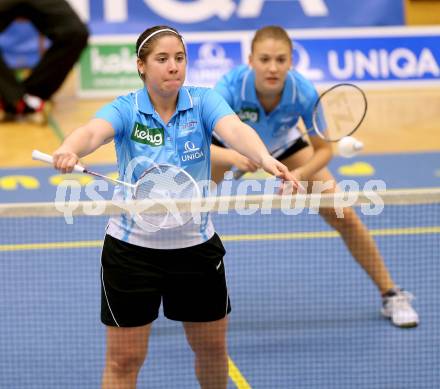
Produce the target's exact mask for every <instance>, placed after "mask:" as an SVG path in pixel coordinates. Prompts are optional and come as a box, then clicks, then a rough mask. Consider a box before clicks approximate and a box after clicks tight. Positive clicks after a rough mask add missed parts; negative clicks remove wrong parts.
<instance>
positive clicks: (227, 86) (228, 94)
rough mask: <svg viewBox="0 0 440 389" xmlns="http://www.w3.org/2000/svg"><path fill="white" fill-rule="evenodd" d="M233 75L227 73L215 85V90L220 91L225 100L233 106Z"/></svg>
mask: <svg viewBox="0 0 440 389" xmlns="http://www.w3.org/2000/svg"><path fill="white" fill-rule="evenodd" d="M230 78H231V75H230V74H229V73H228V74H225V75H224V76H223V77H222V78H220V80H218V81H217V84H215V86H214V90H215V91H216V92H217V93H219V94H220V95H221V96H222V97H223V98H224V99H225V101H226V102H227V103H228V104H229V105H230V106H231V107H232V105H233V101H234V100H233V96H234V93H233V91H232V88H231V79H230Z"/></svg>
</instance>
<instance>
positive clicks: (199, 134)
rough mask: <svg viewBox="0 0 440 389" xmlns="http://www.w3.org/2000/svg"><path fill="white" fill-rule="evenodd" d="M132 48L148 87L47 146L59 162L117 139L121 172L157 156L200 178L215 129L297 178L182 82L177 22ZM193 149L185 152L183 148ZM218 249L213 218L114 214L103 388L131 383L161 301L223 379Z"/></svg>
mask: <svg viewBox="0 0 440 389" xmlns="http://www.w3.org/2000/svg"><path fill="white" fill-rule="evenodd" d="M136 50H137V56H138V59H137V69H138V72H139V75H140V77H141V78H142V80H143V81H144V84H145V88H143V89H141V90H138V91H136V92H133V93H129V94H128V95H126V96H122V97H119V98H117V99H116V100H114V101H113V102H112V103H110V104H109V105H107V106H105V107H103V108H102V109H101V110H100V111H99V112H98V113H97V115H96V117H95V118H94V119H92V120H91V121H90V122H89V123H87V124H86V125H85V126H83V127H80V128H78V129H76V130H75V131H74V132H72V134H71V135H70V136H69V137H68V138H67V139H66V140H65V141H64V142H63V144H62V145H61V146H60V147H59V148H58V149H57V150H56V151H55V152H54V154H53V156H54V166H55V167H56V168H57V169H59V170H61V171H62V172H70V171H72V168H73V166H74V165H75V164H76V163H77V162H78V161H79V158H80V157H83V156H85V155H88V154H90V153H92V152H93V151H94V150H96V149H97V148H98V147H100V146H101V145H103V144H104V143H107V142H110V141H111V140H114V142H115V148H116V154H117V160H118V167H119V174H120V178H121V179H124V178H123V177H126V171H127V169H129V168H130V169H131V168H132V170H133V176H132V182H135V181H136V179H137V178H138V174H139V172H141V171H143V170H144V169H146V168H148V167H149V166H148V165H149V163H150V162H151V161H153V162H154V163H169V164H172V165H175V166H178V167H180V168H183V169H184V170H185V171H186V172H187V173H189V174H190V175H191V176H192V177H193V178H194V179H195V180H196V181H198V182H207V181H208V179H209V178H210V177H209V174H210V143H211V133H212V131H213V129H215V131H216V132H217V133H218V134H219V135H220V136H221V137H222V138H223V139H225V140H226V141H227V142H228V144H230V145H231V146H232V147H234V148H235V149H236V150H237V151H238V152H239V153H240V154H243V155H245V156H246V157H247V158H249V160H252V161H253V163H255V164H256V165H258V166H261V167H263V168H264V169H265V170H266V171H267V172H269V173H270V174H273V175H275V176H278V177H280V178H282V179H284V180H288V181H294V177H293V176H292V174H291V173H289V171H288V169H287V168H286V167H285V166H284V165H283V164H282V163H280V162H279V161H277V160H276V159H275V158H273V157H272V156H271V155H270V154H269V153H268V151H267V149H266V147H265V145H264V143H263V142H262V141H261V140H260V138H259V137H258V136H257V134H256V133H255V132H254V131H253V130H252V129H251V128H250V127H249V126H247V125H246V124H244V123H243V122H242V121H240V119H239V118H238V116H237V115H236V114H235V113H234V112H233V111H232V110H231V109H230V107H229V106H228V105H227V104H226V102H225V101H224V99H223V98H222V97H221V96H220V95H219V94H218V93H217V92H215V91H213V90H210V89H206V88H194V87H183V83H184V80H185V72H186V63H187V58H186V51H185V46H184V44H183V41H182V37H181V36H180V35H179V33H178V32H177V31H176V30H175V29H173V28H170V27H167V26H156V27H153V28H149V29H147V30H146V31H144V32H143V33H142V34H141V35H140V36H139V38H138V40H137V44H136ZM146 134H148V136H146ZM243 140H244V141H243ZM188 145H190V146H191V147H188ZM196 149H197V150H198V152H197V153H194V155H192V156H191V158H188V155H187V154H185V152H188V150H189V151H191V150H196ZM133 161H135V164H134V165H135V166H134V168H133ZM114 197H115V198H116V199H124V198H125V192H124V189H123V188H121V187H116V190H115V196H114ZM224 253H225V251H224V248H223V246H222V243H221V241H220V239H219V237H218V236H217V235H216V234H215V231H214V229H213V226H212V223H211V220H210V219H208V220H207V221H206V222H205V223H202V224H199V225H196V224H195V223H194V224H192V223H189V225H185V226H181V227H178V228H174V229H172V230H159V231H156V232H151V231H146V230H144V229H143V228H142V226H139V225H137V223H135V222H133V220H131V219H130V218H129V216H127V215H123V216H117V217H111V218H110V221H109V224H108V227H107V235H106V238H105V241H104V247H103V252H102V273H101V276H102V280H101V281H102V294H101V296H102V297H101V303H102V308H101V319H102V321H103V323H104V324H106V325H107V355H106V364H105V369H104V374H103V385H102V387H103V388H110V387H112V388H113V387H118V388H119V387H121V388H122V387H124V388H134V387H135V385H136V379H137V375H138V372H139V370H140V368H141V366H142V364H143V362H144V359H145V356H146V353H147V344H148V338H149V334H150V329H151V323H152V322H153V321H154V320H155V319H156V318H157V316H158V310H159V306H160V304H161V301H163V309H164V314H165V316H166V317H168V318H169V319H172V320H178V321H182V322H183V326H184V330H185V334H186V337H187V340H188V342H189V344H190V346H191V348H192V350H193V351H194V353H195V357H196V363H195V366H196V375H197V378H198V380H199V382H200V385H201V387H202V388H226V386H227V379H228V358H227V347H226V327H227V313H229V311H230V304H229V298H228V293H227V288H226V281H225V270H224V265H223V255H224Z"/></svg>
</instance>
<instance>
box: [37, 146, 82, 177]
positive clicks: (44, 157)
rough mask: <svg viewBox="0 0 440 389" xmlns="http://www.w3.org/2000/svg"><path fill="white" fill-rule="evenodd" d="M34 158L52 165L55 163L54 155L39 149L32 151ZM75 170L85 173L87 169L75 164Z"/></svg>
mask: <svg viewBox="0 0 440 389" xmlns="http://www.w3.org/2000/svg"><path fill="white" fill-rule="evenodd" d="M32 159H34V160H36V161H41V162H46V163H48V164H50V165H52V164H53V157H52V156H51V155H49V154H46V153H42V152H41V151H38V150H33V151H32ZM73 171H74V172H77V173H84V171H85V169H84V168H83V167H82V166H80V165H75V166H74V167H73Z"/></svg>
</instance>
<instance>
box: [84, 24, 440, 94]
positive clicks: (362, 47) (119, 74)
mask: <svg viewBox="0 0 440 389" xmlns="http://www.w3.org/2000/svg"><path fill="white" fill-rule="evenodd" d="M288 32H289V34H290V36H291V37H292V39H293V45H294V52H293V60H294V66H295V68H296V69H298V70H299V71H300V72H301V73H302V74H303V75H304V76H305V77H306V78H308V79H309V80H311V81H313V82H314V83H316V84H318V85H324V84H327V85H328V84H335V83H338V82H344V81H348V82H354V83H357V84H362V83H364V84H365V83H369V84H371V85H382V84H383V83H384V82H387V83H394V84H396V85H397V84H399V85H402V84H403V83H405V82H417V83H420V84H423V83H425V84H433V83H434V82H439V81H440V28H407V27H406V28H365V29H360V30H359V29H329V30H320V31H304V30H288ZM252 36H253V31H241V32H234V33H233V32H225V33H221V32H217V33H203V34H202V33H187V34H185V42H186V46H187V52H188V69H187V79H186V84H187V85H197V86H208V87H211V86H213V85H214V84H215V83H216V82H217V80H218V79H219V78H220V77H221V76H222V75H223V74H225V73H227V72H228V71H229V70H230V69H232V68H233V67H234V66H237V65H240V64H242V63H247V60H248V54H249V50H250V43H251V39H252ZM134 40H136V36H126V37H124V39H122V37H120V36H109V37H94V38H93V39H92V40H91V42H90V45H89V47H88V48H87V50H86V51H85V52H84V54H83V56H82V58H81V61H80V66H79V69H80V95H81V96H91V97H94V96H115V95H117V94H125V93H126V92H127V90H130V89H131V90H134V89H139V88H141V87H142V82H141V80H140V79H139V76H138V75H137V73H136V54H135V53H134V46H133V41H134Z"/></svg>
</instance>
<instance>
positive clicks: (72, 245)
mask: <svg viewBox="0 0 440 389" xmlns="http://www.w3.org/2000/svg"><path fill="white" fill-rule="evenodd" d="M369 231H370V233H371V234H372V235H374V236H392V235H423V234H440V226H428V227H403V228H385V229H375V230H374V229H373V230H369ZM337 237H339V233H338V232H336V231H309V232H279V233H272V234H239V235H222V236H221V238H222V240H223V241H224V242H240V241H241V242H244V241H252V240H254V241H255V240H257V241H258V240H289V239H319V238H337ZM101 246H102V240H79V241H71V242H65V241H64V242H47V243H15V244H2V245H0V251H20V250H51V249H77V248H88V247H92V248H98V247H101Z"/></svg>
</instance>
